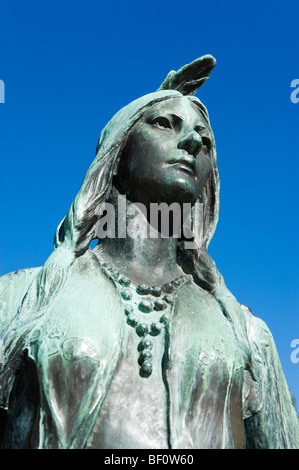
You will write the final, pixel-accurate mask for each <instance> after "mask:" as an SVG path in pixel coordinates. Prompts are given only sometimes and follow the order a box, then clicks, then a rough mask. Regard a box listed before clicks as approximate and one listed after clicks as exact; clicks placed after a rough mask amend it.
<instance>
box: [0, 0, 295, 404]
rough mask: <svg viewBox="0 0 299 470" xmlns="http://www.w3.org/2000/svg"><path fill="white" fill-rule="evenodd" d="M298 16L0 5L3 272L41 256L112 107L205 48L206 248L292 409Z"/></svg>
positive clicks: (207, 8) (144, 4) (172, 5)
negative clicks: (256, 329) (255, 321)
mask: <svg viewBox="0 0 299 470" xmlns="http://www.w3.org/2000/svg"><path fill="white" fill-rule="evenodd" d="M298 18H299V3H298V0H293V1H288V0H287V1H285V2H281V1H280V2H278V1H273V0H272V1H263V0H259V1H256V0H253V1H250V2H247V1H242V2H241V1H229V0H228V1H226V2H224V1H220V0H218V1H213V0H209V2H207V1H200V0H196V1H194V0H188V2H179V1H177V0H173V1H168V0H164V1H161V0H159V1H157V0H151V1H148V0H142V1H140V0H139V1H135V0H134V1H126V2H125V1H113V0H112V1H111V2H104V1H95V0H94V1H91V0H85V1H84V2H78V1H76V0H72V1H64V0H60V1H57V0H51V1H48V0H44V1H42V2H41V1H40V0H34V1H33V0H28V1H26V2H24V1H21V0H1V1H0V37H1V50H0V65H1V67H0V79H2V80H4V82H5V99H6V102H5V104H0V132H1V140H0V151H1V180H0V201H1V224H2V226H1V238H0V250H1V253H0V275H2V274H5V273H7V272H10V271H14V270H16V269H19V268H26V267H32V266H40V265H42V264H43V263H44V261H45V260H46V258H47V257H48V255H49V254H50V253H51V250H52V240H53V235H54V232H55V229H56V227H57V225H58V223H59V222H60V220H61V219H62V218H63V217H64V215H65V213H66V211H67V210H68V208H69V206H70V204H71V202H72V200H73V198H74V197H75V195H76V193H77V191H78V190H79V188H80V185H81V182H82V179H83V176H84V174H85V172H86V170H87V169H88V167H89V165H90V163H91V162H92V160H93V158H94V152H95V147H96V143H97V138H98V136H99V133H100V131H101V129H102V128H103V126H104V125H105V124H106V122H107V121H108V120H109V119H110V118H111V117H112V116H113V114H114V113H115V112H116V111H117V110H118V109H119V108H121V107H122V106H124V105H126V104H127V103H129V102H130V101H132V100H133V99H135V98H138V97H139V96H141V95H144V94H146V93H149V92H152V91H155V90H156V89H157V88H158V87H159V85H160V83H161V82H162V80H163V79H164V78H165V76H166V74H167V73H168V72H169V71H170V70H171V69H178V68H180V67H181V66H182V65H184V64H186V63H189V62H191V61H192V60H194V59H195V58H197V57H199V56H201V55H204V54H207V53H210V54H212V55H214V56H215V57H216V59H217V66H216V68H215V70H214V71H213V73H212V75H211V78H210V80H209V81H208V82H207V83H206V84H205V85H204V86H203V87H202V88H201V89H200V90H199V91H198V93H197V96H198V97H199V98H200V99H201V100H202V101H203V102H204V103H205V104H206V106H207V107H208V110H209V113H210V117H211V122H212V127H213V129H214V133H215V137H216V143H217V149H218V164H219V171H220V177H221V193H220V201H221V206H220V220H219V224H218V228H217V231H216V234H215V236H214V239H213V241H212V243H211V245H210V253H211V255H212V256H213V258H214V259H215V261H216V263H217V265H218V267H219V269H220V271H221V272H222V274H223V275H224V278H225V280H226V283H227V286H228V287H229V288H230V290H231V291H232V292H233V294H234V295H235V296H236V297H237V299H238V300H239V301H240V302H242V303H244V304H246V305H248V306H249V307H250V308H251V309H252V311H253V312H254V314H255V315H257V316H259V317H261V318H263V319H264V320H265V321H266V323H267V324H268V326H269V327H270V329H271V331H272V333H273V336H274V339H275V341H276V344H277V348H278V351H279V355H280V358H281V361H282V364H283V368H284V372H285V375H286V377H287V380H288V383H289V387H290V389H291V392H292V393H293V394H294V395H295V397H296V400H297V409H298V402H299V363H298V364H293V363H292V362H291V359H290V355H291V351H292V350H291V348H290V343H291V341H292V340H293V339H295V338H299V319H298V313H299V312H298V306H299V289H298V286H299V275H298V265H299V256H298V245H297V244H298V238H299V237H298V235H299V233H298V186H299V184H298V173H299V138H298V135H299V132H298V130H299V103H298V104H294V103H292V102H291V100H290V94H291V91H292V89H291V88H290V84H291V81H292V80H294V79H299V23H298V21H299V20H298Z"/></svg>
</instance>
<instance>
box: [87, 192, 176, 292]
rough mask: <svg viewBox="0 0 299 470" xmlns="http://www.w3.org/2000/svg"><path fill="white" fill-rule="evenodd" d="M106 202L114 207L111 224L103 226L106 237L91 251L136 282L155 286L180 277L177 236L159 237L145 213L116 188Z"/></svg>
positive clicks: (159, 234)
mask: <svg viewBox="0 0 299 470" xmlns="http://www.w3.org/2000/svg"><path fill="white" fill-rule="evenodd" d="M116 198H117V201H116V200H115V199H116ZM120 198H121V200H120ZM109 201H110V204H112V206H113V208H114V214H113V216H114V221H115V224H112V225H111V224H110V225H111V226H110V227H109V226H108V227H107V230H106V234H105V235H106V237H105V238H104V239H103V240H102V241H101V242H100V244H99V245H98V247H97V248H96V249H95V253H99V254H100V256H101V258H102V259H103V260H104V261H106V262H107V263H112V264H114V265H115V266H116V267H117V268H118V269H119V271H120V272H121V273H122V274H124V275H125V276H127V277H129V278H130V279H131V280H132V281H133V282H134V283H136V284H148V285H150V286H155V285H157V286H158V285H162V284H164V283H167V282H170V281H171V280H173V279H175V278H176V277H178V276H181V275H182V274H183V271H182V270H181V268H180V267H179V266H178V264H177V240H178V238H177V237H175V236H169V237H166V238H162V237H161V233H160V232H158V231H157V230H155V229H154V228H153V227H152V226H151V225H150V223H149V221H148V219H147V214H146V213H144V212H143V211H141V210H140V209H139V210H138V206H136V205H135V204H131V203H130V201H128V200H126V199H125V198H122V197H121V196H120V195H119V193H117V192H116V190H114V191H113V194H112V195H111V198H110V200H109ZM109 207H110V206H109ZM110 220H111V217H110ZM107 225H109V224H107Z"/></svg>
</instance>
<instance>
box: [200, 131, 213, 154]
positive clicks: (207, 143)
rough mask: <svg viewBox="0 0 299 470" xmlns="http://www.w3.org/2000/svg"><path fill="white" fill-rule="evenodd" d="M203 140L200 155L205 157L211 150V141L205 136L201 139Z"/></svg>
mask: <svg viewBox="0 0 299 470" xmlns="http://www.w3.org/2000/svg"><path fill="white" fill-rule="evenodd" d="M201 140H202V148H201V150H200V153H201V154H204V155H208V153H209V152H210V150H211V141H210V139H209V138H208V137H204V136H203V137H202V138H201Z"/></svg>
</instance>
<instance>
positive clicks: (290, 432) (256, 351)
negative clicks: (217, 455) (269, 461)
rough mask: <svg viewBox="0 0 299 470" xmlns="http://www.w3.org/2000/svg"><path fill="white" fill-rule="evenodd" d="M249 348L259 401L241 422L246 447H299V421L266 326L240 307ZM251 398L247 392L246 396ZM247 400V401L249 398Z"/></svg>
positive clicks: (255, 396) (254, 396)
mask: <svg viewBox="0 0 299 470" xmlns="http://www.w3.org/2000/svg"><path fill="white" fill-rule="evenodd" d="M242 310H243V311H244V313H245V317H246V320H247V334H248V338H249V342H250V346H251V354H252V373H253V381H252V383H254V387H253V388H252V391H253V397H252V398H251V399H252V401H255V403H256V402H257V400H256V399H257V396H258V402H259V406H257V407H254V406H253V411H252V413H249V414H250V416H249V417H247V418H246V419H245V420H244V426H245V433H246V444H247V447H248V448H251V449H256V448H259V449H297V448H299V418H298V416H297V413H296V410H295V407H294V405H293V403H292V398H291V394H290V391H289V388H288V385H287V382H286V379H285V376H284V374H283V370H282V366H281V363H280V359H279V356H278V353H277V349H276V346H275V343H274V340H273V337H272V334H271V332H270V330H269V328H268V327H267V325H266V324H265V323H264V322H263V321H262V320H261V319H259V318H256V317H254V316H253V315H252V313H251V312H250V310H249V309H248V308H247V307H244V306H242ZM249 395H250V393H249ZM249 401H250V398H249Z"/></svg>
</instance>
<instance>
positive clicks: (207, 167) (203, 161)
mask: <svg viewBox="0 0 299 470" xmlns="http://www.w3.org/2000/svg"><path fill="white" fill-rule="evenodd" d="M211 171H212V164H211V161H210V159H209V157H207V156H202V157H200V160H199V165H198V175H199V176H198V182H199V189H200V191H201V190H202V188H203V187H204V185H205V183H206V181H207V179H208V177H209V175H210V173H211Z"/></svg>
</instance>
